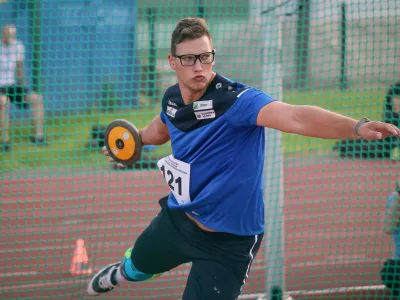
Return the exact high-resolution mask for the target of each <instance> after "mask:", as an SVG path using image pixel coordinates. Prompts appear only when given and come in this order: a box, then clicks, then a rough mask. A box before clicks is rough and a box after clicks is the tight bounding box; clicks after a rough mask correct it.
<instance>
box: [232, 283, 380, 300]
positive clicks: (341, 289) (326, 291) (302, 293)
mask: <svg viewBox="0 0 400 300" xmlns="http://www.w3.org/2000/svg"><path fill="white" fill-rule="evenodd" d="M385 288H386V287H385V286H384V285H369V286H349V287H338V288H329V289H321V290H298V291H288V292H285V293H284V299H293V300H295V298H290V297H293V296H313V295H329V294H344V293H348V292H354V291H377V290H384V289H385ZM239 299H257V300H266V299H267V294H264V293H255V294H246V295H242V296H239Z"/></svg>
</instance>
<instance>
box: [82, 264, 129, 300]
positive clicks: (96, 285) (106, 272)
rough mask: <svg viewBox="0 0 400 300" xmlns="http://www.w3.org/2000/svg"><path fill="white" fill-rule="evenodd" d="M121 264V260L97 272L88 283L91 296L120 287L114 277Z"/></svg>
mask: <svg viewBox="0 0 400 300" xmlns="http://www.w3.org/2000/svg"><path fill="white" fill-rule="evenodd" d="M120 264H121V262H116V263H113V264H111V265H108V266H107V267H105V268H103V269H101V270H100V271H99V272H97V274H96V275H94V276H93V278H92V280H90V282H89V284H88V287H87V292H88V294H89V295H90V296H98V295H101V294H104V293H108V292H109V291H112V290H113V289H114V288H116V287H118V283H117V282H115V279H114V278H115V273H116V272H117V271H118V268H119V265H120Z"/></svg>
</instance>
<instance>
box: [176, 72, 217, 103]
mask: <svg viewBox="0 0 400 300" xmlns="http://www.w3.org/2000/svg"><path fill="white" fill-rule="evenodd" d="M215 75H216V74H215V73H214V72H213V74H212V76H211V78H210V81H209V82H208V83H207V85H206V87H205V88H204V89H202V90H200V91H196V92H193V91H192V90H190V89H188V88H185V87H184V86H183V85H181V84H179V88H180V90H181V95H182V99H183V102H184V103H185V105H188V104H192V103H193V102H194V101H196V100H198V99H200V98H201V96H203V95H204V93H205V91H206V90H207V89H208V86H209V85H210V83H211V82H212V81H213V79H214V77H215Z"/></svg>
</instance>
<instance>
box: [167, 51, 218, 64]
mask: <svg viewBox="0 0 400 300" xmlns="http://www.w3.org/2000/svg"><path fill="white" fill-rule="evenodd" d="M208 53H210V54H212V61H211V62H209V63H203V62H202V61H201V59H200V56H201V55H203V54H208ZM188 55H192V56H194V58H195V60H194V63H193V64H191V65H184V64H183V63H182V57H184V56H188ZM172 56H173V57H175V58H179V61H180V63H181V65H182V66H184V67H191V66H194V65H195V64H196V62H197V60H199V62H200V63H201V64H203V65H209V64H212V63H213V62H214V60H215V49H213V50H212V51H210V52H203V53H200V54H183V55H176V54H172Z"/></svg>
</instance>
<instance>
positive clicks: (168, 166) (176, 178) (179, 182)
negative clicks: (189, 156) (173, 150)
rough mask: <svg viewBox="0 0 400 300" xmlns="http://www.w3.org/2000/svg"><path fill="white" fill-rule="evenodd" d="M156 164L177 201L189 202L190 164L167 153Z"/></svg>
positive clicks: (180, 202)
mask: <svg viewBox="0 0 400 300" xmlns="http://www.w3.org/2000/svg"><path fill="white" fill-rule="evenodd" d="M157 165H158V168H159V169H160V171H161V173H162V175H163V176H164V179H165V181H166V182H167V184H168V187H169V188H170V190H171V192H172V193H173V194H174V196H175V198H176V200H177V201H178V203H179V204H180V205H181V204H186V203H190V202H191V201H190V193H189V186H190V164H188V163H185V162H183V161H180V160H178V159H175V158H174V157H173V156H172V155H168V156H167V157H164V158H162V159H160V160H159V161H158V163H157Z"/></svg>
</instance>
